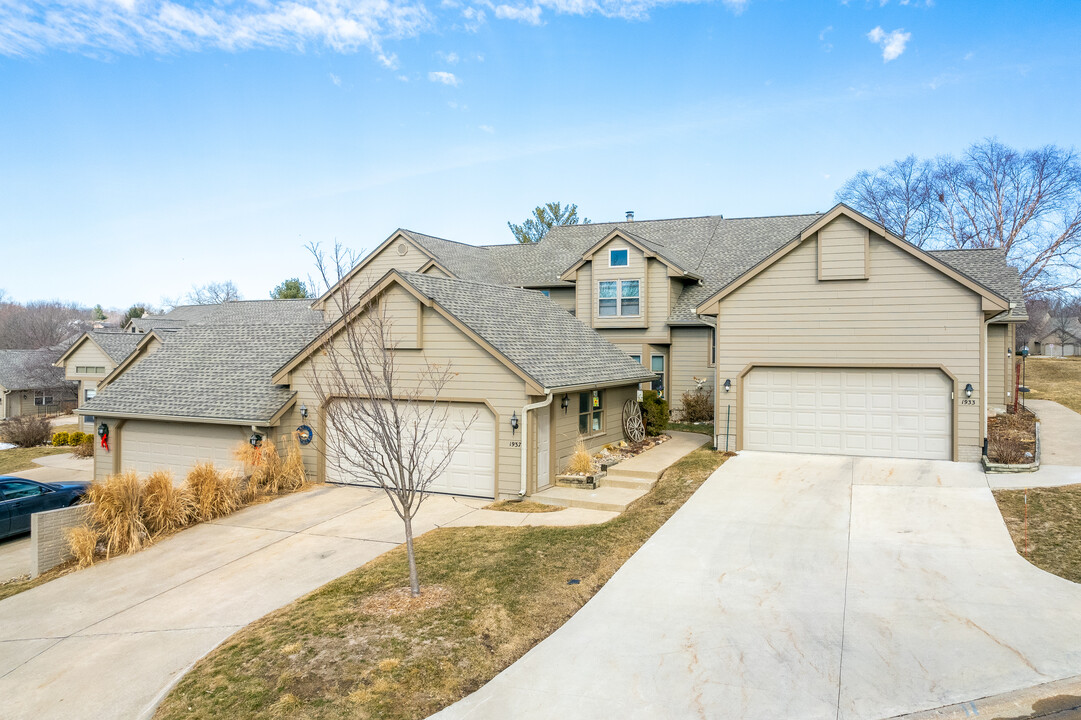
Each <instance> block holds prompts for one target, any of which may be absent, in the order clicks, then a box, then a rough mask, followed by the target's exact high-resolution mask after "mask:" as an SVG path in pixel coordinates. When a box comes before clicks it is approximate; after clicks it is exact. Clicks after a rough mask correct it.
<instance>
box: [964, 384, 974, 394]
mask: <svg viewBox="0 0 1081 720" xmlns="http://www.w3.org/2000/svg"><path fill="white" fill-rule="evenodd" d="M965 397H972V383H969V384H967V385H965Z"/></svg>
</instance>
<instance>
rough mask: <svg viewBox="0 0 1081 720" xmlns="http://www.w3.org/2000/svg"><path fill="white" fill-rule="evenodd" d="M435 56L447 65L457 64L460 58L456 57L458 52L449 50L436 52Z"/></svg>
mask: <svg viewBox="0 0 1081 720" xmlns="http://www.w3.org/2000/svg"><path fill="white" fill-rule="evenodd" d="M435 56H436V57H437V58H439V59H440V60H442V61H443V62H445V63H446V64H447V65H457V64H458V61H459V60H461V58H459V57H458V53H456V52H449V53H445V52H443V51H442V50H440V51H438V52H436V54H435Z"/></svg>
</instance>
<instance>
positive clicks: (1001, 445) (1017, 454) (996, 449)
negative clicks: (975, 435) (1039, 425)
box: [987, 409, 1036, 465]
mask: <svg viewBox="0 0 1081 720" xmlns="http://www.w3.org/2000/svg"><path fill="white" fill-rule="evenodd" d="M1026 453H1027V454H1026ZM1035 456H1036V415H1035V414H1034V413H1033V412H1032V411H1031V410H1025V409H1018V411H1017V413H1016V414H1014V413H1012V412H1010V413H1005V414H1003V415H996V416H994V417H991V418H988V419H987V457H988V459H990V460H991V461H992V462H997V463H1006V464H1009V465H1017V464H1022V463H1030V462H1032V461H1033V459H1034V458H1035Z"/></svg>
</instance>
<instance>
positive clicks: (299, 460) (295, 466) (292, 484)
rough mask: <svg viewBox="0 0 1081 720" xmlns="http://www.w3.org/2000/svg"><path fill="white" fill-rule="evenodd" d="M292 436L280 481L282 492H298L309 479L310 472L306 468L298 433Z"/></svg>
mask: <svg viewBox="0 0 1081 720" xmlns="http://www.w3.org/2000/svg"><path fill="white" fill-rule="evenodd" d="M292 437H293V441H292V443H291V444H290V445H289V452H288V453H286V455H285V462H284V463H282V471H281V480H280V482H279V485H280V488H281V491H282V492H296V491H297V490H299V489H300V488H302V487H304V484H305V483H306V482H307V481H308V473H307V471H306V470H305V469H304V457H303V456H302V455H301V454H300V442H299V441H298V440H297V436H296V435H293V436H292Z"/></svg>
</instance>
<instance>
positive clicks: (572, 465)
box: [567, 435, 593, 475]
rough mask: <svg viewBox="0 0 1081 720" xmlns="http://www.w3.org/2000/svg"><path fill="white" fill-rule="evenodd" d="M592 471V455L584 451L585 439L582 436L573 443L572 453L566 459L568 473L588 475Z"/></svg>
mask: <svg viewBox="0 0 1081 720" xmlns="http://www.w3.org/2000/svg"><path fill="white" fill-rule="evenodd" d="M592 473H593V456H592V455H590V454H589V453H588V452H587V451H586V441H585V440H583V439H582V436H581V435H579V436H578V440H577V441H576V442H575V443H574V454H573V455H571V459H570V460H568V461H567V474H568V475H590V474H592Z"/></svg>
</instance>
